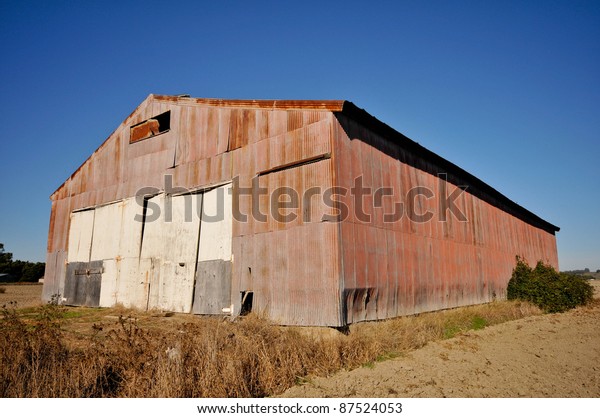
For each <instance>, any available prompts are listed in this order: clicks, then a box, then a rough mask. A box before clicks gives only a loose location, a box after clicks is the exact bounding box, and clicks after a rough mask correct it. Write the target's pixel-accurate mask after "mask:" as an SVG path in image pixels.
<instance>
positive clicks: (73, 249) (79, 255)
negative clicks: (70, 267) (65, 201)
mask: <svg viewBox="0 0 600 418" xmlns="http://www.w3.org/2000/svg"><path fill="white" fill-rule="evenodd" d="M93 229H94V210H93V209H92V210H85V211H82V212H74V213H72V214H71V226H70V228H69V248H68V258H67V262H69V263H72V262H76V261H81V262H89V261H90V248H91V246H92V232H93Z"/></svg>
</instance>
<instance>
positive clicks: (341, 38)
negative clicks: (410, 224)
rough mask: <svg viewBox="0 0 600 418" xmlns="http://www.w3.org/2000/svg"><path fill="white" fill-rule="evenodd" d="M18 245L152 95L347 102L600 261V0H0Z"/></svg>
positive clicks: (587, 258) (6, 207)
mask: <svg viewBox="0 0 600 418" xmlns="http://www.w3.org/2000/svg"><path fill="white" fill-rule="evenodd" d="M0 45H1V55H0V126H1V129H0V172H1V173H2V191H1V194H0V196H1V197H0V199H1V200H0V242H2V243H4V244H5V248H6V250H7V251H9V252H12V253H13V254H14V257H15V258H19V259H23V260H31V261H44V259H45V252H46V236H47V231H48V222H49V215H50V201H49V195H50V194H51V193H52V192H53V191H54V190H55V189H56V188H57V187H58V186H60V184H61V183H62V182H63V181H64V180H65V179H66V178H67V177H68V176H69V175H70V174H71V173H72V172H73V171H74V170H75V169H76V168H77V167H78V166H79V165H80V164H81V163H82V162H83V161H84V160H85V159H86V158H87V157H88V156H89V155H90V154H91V153H92V152H93V151H94V150H95V149H96V148H97V147H98V146H99V145H100V144H101V143H102V142H103V141H104V139H106V137H107V136H108V135H109V134H110V133H111V132H112V131H113V130H114V129H115V128H116V127H117V126H118V125H119V124H120V123H121V122H122V121H123V119H125V117H127V116H128V115H129V113H130V112H131V111H132V110H133V109H134V108H135V107H136V106H137V105H138V104H139V103H140V102H141V101H142V100H143V99H144V98H145V97H146V96H148V94H150V93H156V94H174V95H176V94H183V93H185V94H190V95H191V96H192V97H217V98H248V99H347V100H350V101H352V102H354V103H355V104H356V105H358V106H359V107H362V108H365V109H366V110H367V111H368V112H369V113H371V114H372V115H373V116H375V117H377V118H378V119H380V120H382V121H383V122H385V123H387V124H389V125H391V126H392V127H394V128H395V129H397V130H398V131H400V132H402V133H404V134H405V135H407V136H409V137H410V138H412V139H414V140H415V141H417V142H419V143H420V144H422V145H424V146H425V147H427V148H429V149H431V150H432V151H434V152H436V153H438V154H440V155H441V156H443V157H444V158H447V159H449V160H450V161H452V162H454V163H455V164H458V165H459V166H461V167H463V168H465V169H466V170H467V171H470V172H471V173H473V174H474V175H475V176H477V177H479V178H480V179H482V180H483V181H485V182H487V183H488V184H490V185H491V186H492V187H494V188H496V189H497V190H499V191H500V192H502V193H504V194H505V195H507V196H508V197H509V198H511V199H512V200H514V201H516V202H517V203H519V204H521V205H522V206H524V207H526V208H527V209H529V210H531V211H532V212H534V213H536V214H538V215H539V216H541V217H542V218H544V219H546V220H547V221H549V222H551V223H553V224H555V225H558V226H560V227H561V231H560V232H559V233H558V234H557V238H558V251H559V260H560V268H561V269H563V270H564V269H574V268H584V267H588V268H590V269H592V270H596V269H600V221H599V219H598V216H599V214H600V2H598V1H596V2H582V1H550V0H548V1H540V2H535V1H528V2H523V1H516V2H510V1H472V2H462V1H460V2H453V1H439V2H437V1H413V2H402V1H390V2H374V1H362V2H352V1H341V2H324V1H316V2H312V1H301V2H260V1H255V2H254V1H253V2H247V1H240V2H230V1H223V2H221V1H211V2H201V1H190V2H178V1H171V2H165V1H140V2H127V1H118V2H111V1H102V2H100V1H98V2H87V1H77V2H72V1H69V2H60V1H39V2H33V1H24V0H19V1H10V0H2V2H0Z"/></svg>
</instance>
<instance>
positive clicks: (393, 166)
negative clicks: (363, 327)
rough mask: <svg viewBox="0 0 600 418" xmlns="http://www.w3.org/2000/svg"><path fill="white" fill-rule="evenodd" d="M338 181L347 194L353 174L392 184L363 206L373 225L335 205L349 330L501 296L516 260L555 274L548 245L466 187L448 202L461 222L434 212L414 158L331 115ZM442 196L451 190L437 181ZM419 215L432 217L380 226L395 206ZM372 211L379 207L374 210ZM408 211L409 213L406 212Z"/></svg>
mask: <svg viewBox="0 0 600 418" xmlns="http://www.w3.org/2000/svg"><path fill="white" fill-rule="evenodd" d="M333 125H334V132H335V133H334V144H335V145H334V152H333V156H334V157H333V158H334V160H335V168H336V183H337V184H338V185H339V186H342V187H346V188H351V187H352V186H353V182H354V179H355V178H357V177H359V176H361V177H362V179H363V185H364V187H370V188H373V189H377V188H380V187H390V188H391V189H392V190H393V193H394V194H393V196H389V197H385V198H383V200H382V202H381V205H373V201H372V200H369V199H365V204H364V212H365V214H366V215H368V216H370V218H371V221H369V222H363V221H362V220H361V219H358V218H357V216H356V210H355V209H356V208H355V204H354V200H353V199H352V197H351V196H347V197H345V198H343V199H341V201H342V202H343V203H344V204H345V205H347V207H349V208H351V209H350V216H349V217H348V219H347V220H345V221H343V222H342V223H341V238H340V240H341V249H340V251H341V257H342V276H343V287H344V292H343V296H344V312H345V316H346V321H347V322H348V323H351V322H357V321H363V320H371V319H384V318H390V317H394V316H398V315H406V314H414V313H418V312H424V311H432V310H438V309H445V308H450V307H456V306H462V305H471V304H477V303H484V302H488V301H491V300H492V299H494V298H503V297H505V295H506V285H507V283H508V280H509V279H510V276H511V272H512V269H513V267H514V266H515V256H517V255H520V256H523V257H525V259H526V260H528V261H529V262H530V263H535V262H537V261H538V260H543V261H545V262H548V263H550V264H551V265H553V266H555V267H558V258H557V250H556V240H555V236H554V234H552V233H549V232H546V231H544V230H542V229H540V228H536V227H534V226H532V225H530V224H528V223H526V222H524V221H522V220H521V219H518V218H517V217H515V216H512V215H510V214H508V213H507V212H505V211H503V210H500V209H498V208H497V207H496V206H494V205H492V204H490V203H488V202H486V201H484V200H482V199H481V198H478V197H476V196H475V195H474V194H473V193H471V192H470V191H469V189H467V191H466V192H464V193H462V194H461V195H460V197H459V198H458V200H457V201H456V203H457V206H458V208H459V209H460V210H461V211H462V212H463V213H464V214H465V217H466V218H467V220H466V222H461V221H460V220H458V219H457V218H455V217H454V215H452V214H450V213H447V219H446V221H445V222H443V221H440V218H439V214H440V212H441V210H442V208H441V207H440V201H439V199H438V196H439V193H440V182H443V181H444V180H443V179H440V178H439V177H438V176H436V175H434V174H433V173H436V172H442V171H441V169H438V168H437V167H435V166H429V167H427V164H429V163H428V162H427V161H420V162H419V166H420V167H423V166H425V167H426V168H427V170H423V169H421V168H417V167H415V166H414V165H413V164H412V163H411V162H414V161H418V160H419V156H418V155H414V154H411V153H410V152H408V151H406V150H404V149H402V146H401V144H398V143H395V144H394V143H392V142H391V141H390V140H389V139H386V138H383V137H381V136H379V135H377V134H375V133H373V132H371V131H369V130H368V129H367V128H365V127H364V126H362V125H360V124H358V123H357V122H355V121H353V120H351V119H349V118H347V117H346V116H344V115H340V114H338V115H337V116H336V118H335V120H334V124H333ZM445 185H446V187H447V195H450V194H451V193H452V192H453V191H454V190H455V189H456V185H453V184H451V183H448V182H445ZM419 186H420V187H426V188H428V189H429V190H432V191H433V192H434V193H435V197H432V198H424V197H421V198H417V199H415V200H414V206H410V205H411V204H412V203H411V202H410V200H411V199H408V200H407V193H408V192H409V190H411V188H414V187H419ZM397 202H404V204H405V205H406V206H405V209H407V208H408V209H411V210H413V211H415V212H416V213H417V214H420V213H424V212H426V211H431V212H432V213H433V214H434V217H433V218H432V219H431V220H429V221H428V222H414V221H411V220H410V219H409V217H408V216H406V214H405V215H404V216H403V217H402V218H400V219H398V220H395V221H394V222H385V219H384V216H383V215H384V214H385V213H388V214H389V213H393V210H394V204H395V203H397ZM378 206H380V207H378ZM409 206H410V208H409Z"/></svg>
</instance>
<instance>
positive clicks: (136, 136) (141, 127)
mask: <svg viewBox="0 0 600 418" xmlns="http://www.w3.org/2000/svg"><path fill="white" fill-rule="evenodd" d="M170 129H171V111H170V110H169V111H168V112H165V113H161V114H160V115H157V116H154V117H153V118H150V119H148V120H145V121H143V122H140V123H138V124H137V125H133V126H132V127H131V130H130V136H129V143H130V144H132V143H134V142H137V141H141V140H142V139H147V138H151V137H153V136H156V135H160V134H162V133H165V132H167V131H169V130H170Z"/></svg>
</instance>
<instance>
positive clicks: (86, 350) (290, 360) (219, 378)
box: [0, 302, 540, 397]
mask: <svg viewBox="0 0 600 418" xmlns="http://www.w3.org/2000/svg"><path fill="white" fill-rule="evenodd" d="M539 313H540V311H539V310H538V309H537V308H535V307H533V306H532V305H529V304H525V303H521V302H495V303H492V304H488V305H481V306H475V307H467V308H459V309H454V310H448V311H443V312H436V313H428V314H421V315H417V316H412V317H404V318H397V319H393V320H388V321H382V322H375V323H362V324H356V325H353V326H351V327H350V332H349V334H348V335H343V334H341V333H335V334H333V335H332V334H331V333H328V332H322V333H320V332H311V333H306V332H303V330H301V329H297V328H293V327H279V326H275V325H272V324H271V323H270V322H269V321H268V320H267V319H265V318H261V317H258V316H256V315H249V316H247V317H244V318H243V319H241V320H239V321H237V322H230V321H228V320H223V319H220V318H197V317H191V316H185V315H175V316H173V317H168V318H165V315H164V314H161V313H157V312H150V313H135V312H133V311H129V310H126V309H123V308H120V309H113V310H103V309H85V308H64V307H59V306H53V305H47V306H43V307H40V308H29V309H27V310H19V311H17V310H16V309H14V308H10V307H9V308H5V309H4V310H3V318H2V319H0V322H1V323H0V396H2V397H262V396H269V395H274V394H279V393H281V392H283V391H284V390H285V389H287V388H289V387H291V386H293V385H294V384H296V383H298V382H301V381H303V380H304V379H306V378H308V377H310V376H316V375H319V376H323V375H328V374H332V373H334V372H335V371H337V370H340V369H351V368H355V367H358V366H361V365H370V364H373V362H375V361H381V360H384V359H387V358H392V357H395V356H398V355H402V353H405V352H407V351H409V350H412V349H415V348H419V347H421V346H423V345H425V344H426V343H427V342H429V341H433V340H439V339H443V338H449V337H452V336H453V335H455V334H456V333H459V332H462V331H465V330H469V329H478V328H482V327H484V326H486V325H492V324H496V323H500V322H505V321H508V320H512V319H517V318H521V317H524V316H529V315H535V314H539ZM107 314H108V316H107ZM132 315H134V316H132ZM107 318H108V319H107Z"/></svg>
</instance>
